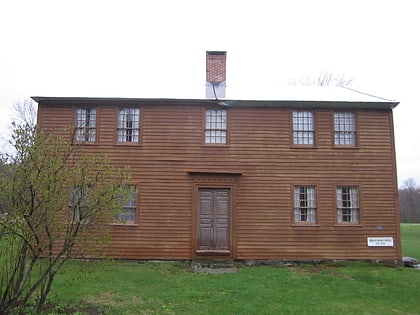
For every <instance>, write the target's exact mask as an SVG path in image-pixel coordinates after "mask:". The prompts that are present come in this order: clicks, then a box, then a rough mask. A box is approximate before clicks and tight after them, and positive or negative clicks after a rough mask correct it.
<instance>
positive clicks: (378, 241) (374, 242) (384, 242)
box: [367, 237, 394, 247]
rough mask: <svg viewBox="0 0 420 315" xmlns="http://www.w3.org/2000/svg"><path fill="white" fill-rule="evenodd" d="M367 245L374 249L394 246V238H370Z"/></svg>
mask: <svg viewBox="0 0 420 315" xmlns="http://www.w3.org/2000/svg"><path fill="white" fill-rule="evenodd" d="M367 245H368V246H374V247H385V246H391V247H392V246H394V238H393V237H368V238H367Z"/></svg>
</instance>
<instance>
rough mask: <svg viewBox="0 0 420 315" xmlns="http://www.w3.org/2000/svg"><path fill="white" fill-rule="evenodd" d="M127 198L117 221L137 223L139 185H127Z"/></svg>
mask: <svg viewBox="0 0 420 315" xmlns="http://www.w3.org/2000/svg"><path fill="white" fill-rule="evenodd" d="M127 193H128V196H127V199H126V200H125V203H124V204H123V206H122V209H121V212H120V213H118V215H117V216H116V218H115V219H116V221H118V222H123V223H135V221H136V209H137V187H136V186H134V185H130V186H127Z"/></svg>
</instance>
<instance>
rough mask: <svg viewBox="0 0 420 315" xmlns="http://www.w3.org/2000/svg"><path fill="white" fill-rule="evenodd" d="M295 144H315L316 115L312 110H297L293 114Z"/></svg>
mask: <svg viewBox="0 0 420 315" xmlns="http://www.w3.org/2000/svg"><path fill="white" fill-rule="evenodd" d="M292 116H293V117H292V125H293V127H292V128H293V144H294V145H310V146H313V145H315V115H314V112H313V111H310V110H295V111H293V114H292Z"/></svg>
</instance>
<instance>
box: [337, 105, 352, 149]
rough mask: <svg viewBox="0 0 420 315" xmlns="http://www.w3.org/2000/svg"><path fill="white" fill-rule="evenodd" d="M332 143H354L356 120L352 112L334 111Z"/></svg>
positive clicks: (349, 144) (345, 144)
mask: <svg viewBox="0 0 420 315" xmlns="http://www.w3.org/2000/svg"><path fill="white" fill-rule="evenodd" d="M334 144H335V145H344V146H355V145H356V120H355V115H354V113H353V112H336V113H334Z"/></svg>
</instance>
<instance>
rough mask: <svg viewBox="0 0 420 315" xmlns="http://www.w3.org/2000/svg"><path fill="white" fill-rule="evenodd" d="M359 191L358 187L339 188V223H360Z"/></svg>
mask: <svg viewBox="0 0 420 315" xmlns="http://www.w3.org/2000/svg"><path fill="white" fill-rule="evenodd" d="M359 212H360V209H359V189H358V188H357V187H352V186H351V187H347V186H341V187H337V222H338V223H359V221H360V214H359Z"/></svg>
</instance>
